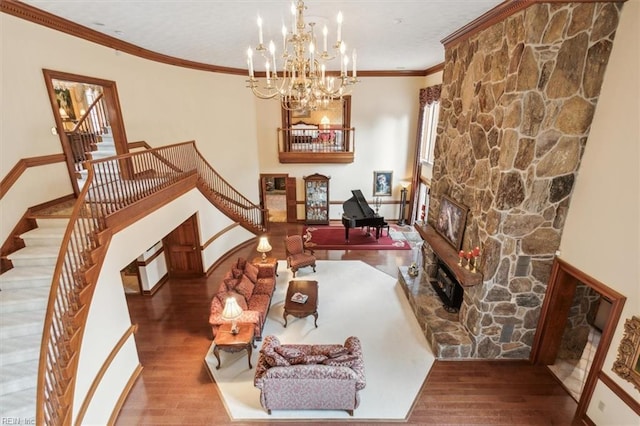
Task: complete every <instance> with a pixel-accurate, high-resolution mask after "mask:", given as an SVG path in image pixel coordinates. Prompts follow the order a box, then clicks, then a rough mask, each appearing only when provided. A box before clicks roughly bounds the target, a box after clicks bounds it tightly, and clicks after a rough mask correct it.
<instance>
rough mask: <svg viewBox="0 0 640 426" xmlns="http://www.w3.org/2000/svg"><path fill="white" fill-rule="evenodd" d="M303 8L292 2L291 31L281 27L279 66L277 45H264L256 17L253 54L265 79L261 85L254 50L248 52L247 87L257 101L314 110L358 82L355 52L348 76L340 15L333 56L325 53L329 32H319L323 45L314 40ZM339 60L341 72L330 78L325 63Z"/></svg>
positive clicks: (298, 1)
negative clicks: (275, 101) (262, 66)
mask: <svg viewBox="0 0 640 426" xmlns="http://www.w3.org/2000/svg"><path fill="white" fill-rule="evenodd" d="M304 9H306V7H305V5H304V2H303V1H302V0H297V2H296V3H291V19H292V25H293V29H292V30H291V31H287V28H286V27H285V26H284V25H283V26H282V51H283V53H282V54H281V55H279V56H280V57H281V58H282V61H281V65H280V66H279V67H278V66H277V63H276V46H275V43H274V42H273V41H270V42H269V45H268V48H267V47H266V46H265V45H264V40H263V35H262V19H261V18H260V17H258V46H257V47H256V48H255V51H256V52H257V53H259V54H260V56H261V57H262V59H264V61H265V78H264V79H263V80H262V82H260V80H258V79H257V78H256V76H255V73H254V67H253V65H254V58H253V53H254V50H253V49H251V48H249V49H248V50H247V65H248V67H249V80H247V82H248V83H249V86H248V87H249V88H250V89H251V91H252V92H253V94H254V95H255V96H257V97H258V98H260V99H279V100H280V102H281V104H282V107H283V108H284V109H287V110H316V109H318V108H322V107H324V106H326V105H327V104H328V102H329V101H330V100H331V99H333V98H339V97H341V96H343V95H345V94H346V93H347V86H350V85H352V84H355V83H357V82H358V77H357V70H356V59H357V56H356V50H355V49H353V51H352V53H351V62H352V63H351V74H350V75H349V56H348V55H347V54H346V44H345V43H344V41H343V40H342V12H339V13H338V17H337V20H336V21H337V34H336V35H337V37H336V43H335V44H334V45H333V46H332V48H333V51H334V52H333V54H331V53H330V52H329V50H328V45H329V44H328V29H327V27H326V26H324V27H323V29H322V45H320V44H319V43H318V41H317V39H316V34H315V31H314V27H315V22H310V23H309V24H306V23H305V21H304V16H303V12H304ZM320 48H322V50H320ZM336 58H337V59H338V61H339V65H340V72H339V74H338V76H335V77H334V76H330V75H329V70H328V69H327V63H328V62H329V61H331V60H333V59H336Z"/></svg>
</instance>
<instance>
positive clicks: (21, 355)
mask: <svg viewBox="0 0 640 426" xmlns="http://www.w3.org/2000/svg"><path fill="white" fill-rule="evenodd" d="M41 342H42V333H38V334H29V335H26V336H20V337H12V338H7V339H2V340H0V360H2V362H1V363H0V365H10V364H15V363H19V362H21V361H26V360H33V359H39V358H40V343H41Z"/></svg>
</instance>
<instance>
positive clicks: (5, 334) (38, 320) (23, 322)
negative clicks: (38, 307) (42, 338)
mask: <svg viewBox="0 0 640 426" xmlns="http://www.w3.org/2000/svg"><path fill="white" fill-rule="evenodd" d="M43 326H44V311H40V312H38V311H22V312H13V313H12V314H11V315H0V339H9V338H13V337H21V336H28V335H30V334H37V333H40V334H42V327H43Z"/></svg>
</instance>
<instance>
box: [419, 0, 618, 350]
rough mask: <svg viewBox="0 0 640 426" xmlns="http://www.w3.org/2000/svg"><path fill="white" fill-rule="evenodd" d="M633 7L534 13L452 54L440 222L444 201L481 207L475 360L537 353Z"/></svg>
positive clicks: (466, 315)
mask: <svg viewBox="0 0 640 426" xmlns="http://www.w3.org/2000/svg"><path fill="white" fill-rule="evenodd" d="M621 8H622V4H621V3H548V4H547V3H544V4H534V5H532V6H530V7H528V8H527V9H525V10H523V11H521V12H519V13H517V14H514V15H512V16H510V17H509V18H507V19H506V20H504V21H502V22H500V23H497V24H495V25H493V26H492V27H489V28H487V29H485V30H483V31H481V32H480V33H478V34H476V35H475V36H473V37H471V38H469V39H467V40H464V41H461V42H459V43H457V44H456V45H454V46H451V47H450V48H448V49H447V50H446V53H445V67H444V73H443V86H442V97H441V109H440V118H439V123H438V138H437V141H436V146H435V164H434V167H433V187H432V190H431V202H430V207H429V216H428V218H429V223H430V224H432V225H433V224H434V223H435V217H436V214H437V211H438V207H439V204H440V203H439V201H440V199H441V197H442V195H443V194H447V195H449V196H450V197H452V198H453V199H455V200H457V201H458V202H461V203H462V204H464V205H466V206H468V207H469V208H470V212H469V216H468V220H467V226H466V229H465V236H464V242H463V248H464V249H465V250H469V249H470V248H472V247H475V246H480V247H481V249H482V258H481V262H480V271H481V272H482V273H483V277H484V284H483V285H482V286H475V287H473V288H466V289H465V297H464V302H463V305H462V307H461V311H460V321H461V322H462V324H463V325H464V326H465V327H466V328H467V330H468V331H469V333H470V334H471V336H472V339H473V340H474V343H475V348H476V350H475V354H474V356H475V357H478V358H528V356H529V353H530V351H531V345H532V343H533V339H534V335H535V329H536V326H537V322H538V318H539V314H540V307H541V305H542V300H543V298H544V294H545V290H546V284H547V280H548V278H549V274H550V270H551V264H552V261H553V257H554V255H555V252H556V250H557V249H558V247H559V245H560V238H561V235H562V229H563V226H564V221H565V217H566V214H567V210H568V208H569V201H570V197H571V193H572V190H573V184H574V181H575V179H576V176H577V172H578V169H579V166H580V159H581V157H582V153H583V150H584V147H585V144H586V143H587V137H588V134H589V128H590V125H591V120H592V117H593V113H594V110H595V107H596V103H597V100H598V96H599V93H600V86H601V83H602V80H603V76H604V72H605V67H606V64H607V61H608V58H609V53H610V51H611V47H612V44H613V37H614V35H615V30H616V27H617V25H618V19H619V13H620V10H621ZM585 232H588V230H585Z"/></svg>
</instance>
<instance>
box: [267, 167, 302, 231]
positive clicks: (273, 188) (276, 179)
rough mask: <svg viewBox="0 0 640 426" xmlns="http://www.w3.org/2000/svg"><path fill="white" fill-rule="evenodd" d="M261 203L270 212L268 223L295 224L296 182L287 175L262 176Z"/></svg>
mask: <svg viewBox="0 0 640 426" xmlns="http://www.w3.org/2000/svg"><path fill="white" fill-rule="evenodd" d="M260 202H261V205H262V208H266V209H268V210H269V216H268V217H267V218H266V220H267V221H268V222H295V221H296V220H297V217H296V213H297V211H296V209H297V206H296V182H295V178H290V177H289V175H287V174H261V175H260Z"/></svg>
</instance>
